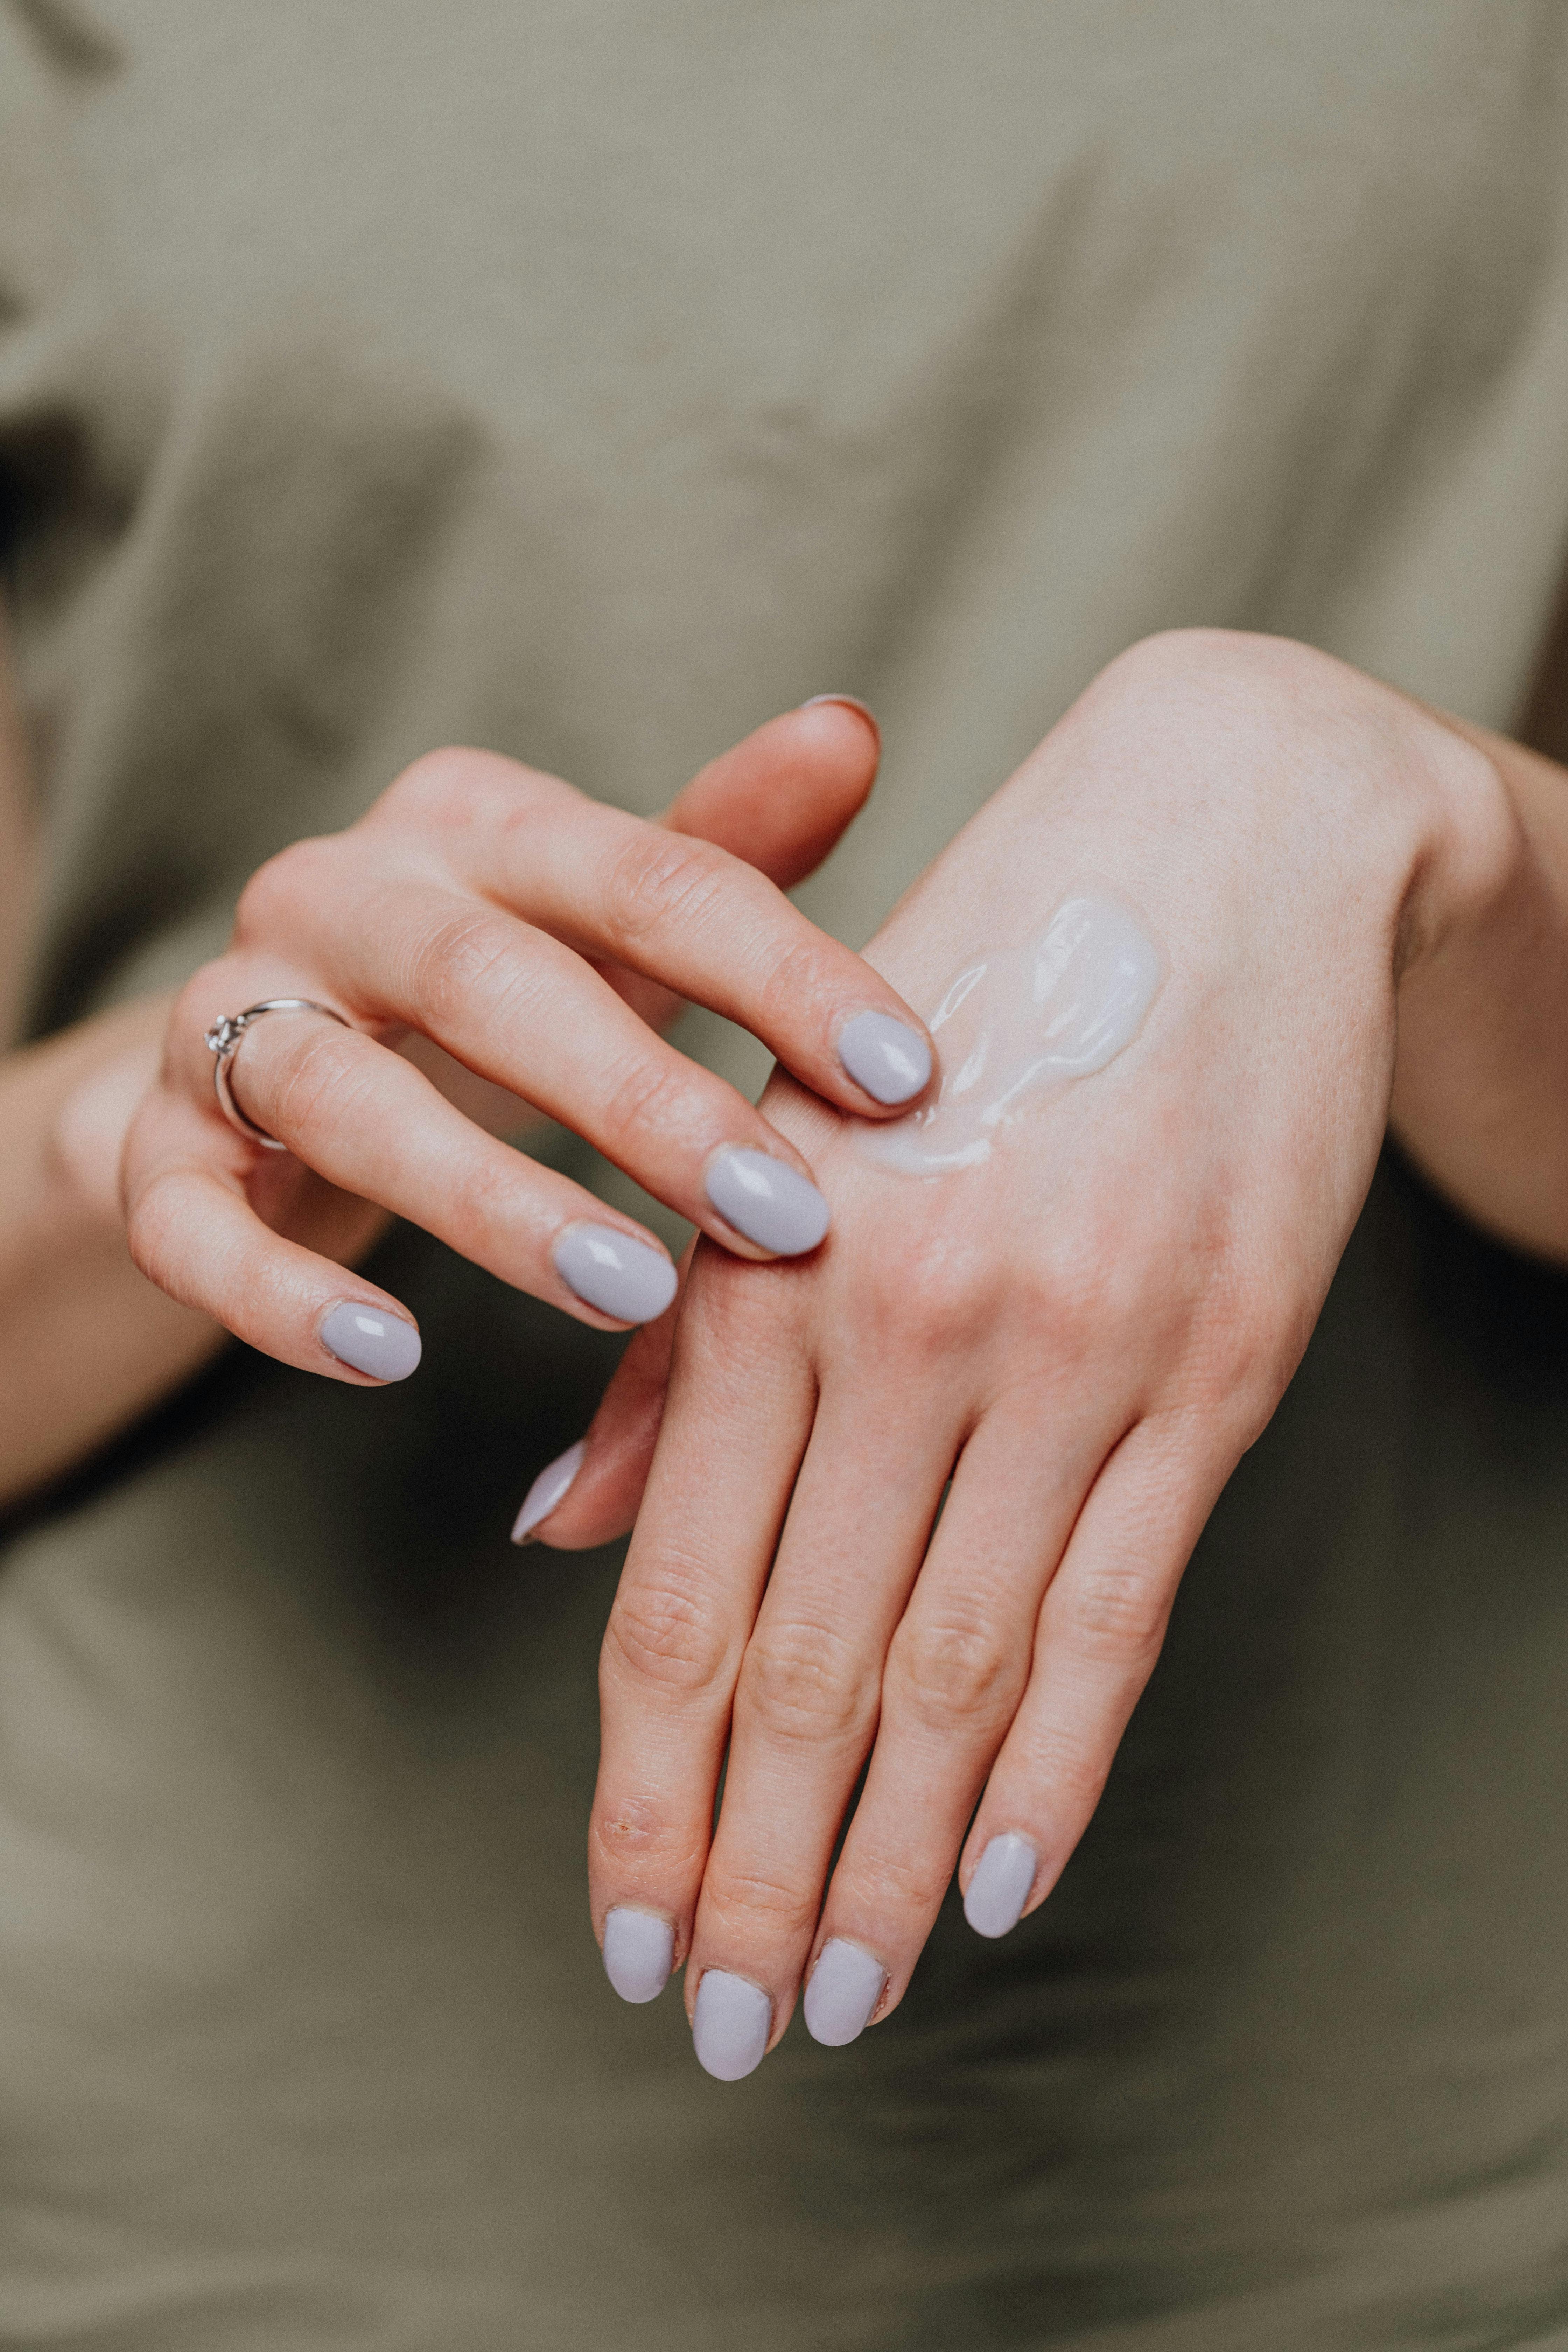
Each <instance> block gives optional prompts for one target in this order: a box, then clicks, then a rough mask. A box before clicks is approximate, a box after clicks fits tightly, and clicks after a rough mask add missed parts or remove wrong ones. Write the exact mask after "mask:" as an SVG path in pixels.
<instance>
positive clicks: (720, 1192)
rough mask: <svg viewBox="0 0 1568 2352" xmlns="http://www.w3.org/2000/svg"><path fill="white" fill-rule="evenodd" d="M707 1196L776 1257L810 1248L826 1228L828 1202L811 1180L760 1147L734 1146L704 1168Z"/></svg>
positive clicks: (737, 1228)
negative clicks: (754, 1148)
mask: <svg viewBox="0 0 1568 2352" xmlns="http://www.w3.org/2000/svg"><path fill="white" fill-rule="evenodd" d="M707 1192H708V1198H709V1199H710V1201H711V1202H712V1203H713V1206H714V1207H715V1208H716V1209H717V1210H718V1212H719V1214H720V1215H721V1217H723V1218H725V1219H727V1220H728V1222H729V1223H731V1224H732V1225H733V1226H734V1228H735V1231H736V1232H737V1233H738V1234H745V1236H746V1239H747V1240H748V1241H749V1242H755V1243H756V1244H757V1247H758V1248H759V1249H765V1250H772V1251H773V1253H774V1255H775V1256H778V1257H799V1256H801V1255H803V1254H804V1253H805V1251H806V1250H814V1249H815V1248H816V1244H817V1243H818V1242H819V1241H820V1240H821V1239H822V1237H823V1235H824V1234H825V1233H826V1231H827V1223H828V1210H827V1203H826V1201H825V1200H824V1199H823V1197H822V1195H821V1193H820V1192H818V1191H817V1189H816V1185H815V1184H813V1183H811V1182H809V1181H808V1180H807V1179H806V1178H805V1177H804V1176H797V1175H796V1173H795V1170H794V1169H793V1168H786V1167H785V1165H784V1161H783V1160H773V1159H770V1158H769V1156H768V1154H767V1153H766V1152H765V1151H747V1150H742V1148H741V1147H740V1146H738V1145H737V1146H735V1147H733V1148H732V1149H731V1150H728V1151H721V1153H720V1154H719V1156H718V1158H717V1159H716V1160H714V1161H713V1162H712V1164H711V1166H710V1168H709V1171H708V1182H707Z"/></svg>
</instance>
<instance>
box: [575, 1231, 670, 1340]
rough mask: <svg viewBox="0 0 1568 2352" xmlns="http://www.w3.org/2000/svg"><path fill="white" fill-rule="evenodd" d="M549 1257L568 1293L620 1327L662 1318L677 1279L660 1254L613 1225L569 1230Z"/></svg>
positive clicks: (665, 1258)
mask: <svg viewBox="0 0 1568 2352" xmlns="http://www.w3.org/2000/svg"><path fill="white" fill-rule="evenodd" d="M551 1255H552V1257H553V1258H554V1261H555V1271H556V1273H557V1274H558V1275H559V1276H561V1279H562V1281H563V1283H565V1284H566V1286H567V1287H568V1289H571V1290H574V1291H575V1292H576V1294H577V1296H578V1297H579V1298H581V1299H583V1300H584V1302H585V1303H586V1304H587V1305H588V1306H589V1307H597V1308H598V1310H599V1312H600V1314H601V1315H614V1316H616V1317H617V1318H618V1319H619V1320H620V1321H621V1322H623V1323H651V1322H652V1321H653V1319H654V1317H655V1316H656V1315H662V1314H663V1313H664V1310H665V1308H666V1307H668V1305H669V1302H670V1300H671V1299H672V1298H673V1297H675V1291H676V1285H677V1283H678V1281H679V1276H678V1275H677V1273H676V1271H675V1268H674V1266H673V1265H671V1264H670V1262H669V1260H668V1258H667V1257H666V1255H665V1254H664V1252H663V1251H662V1250H657V1249H650V1248H649V1247H648V1244H647V1242H637V1241H633V1239H632V1237H631V1235H630V1234H622V1233H617V1232H616V1228H615V1227H614V1226H613V1225H568V1226H567V1228H566V1231H565V1232H564V1233H563V1234H562V1236H561V1238H560V1240H559V1241H558V1242H557V1243H556V1244H555V1247H554V1249H553V1250H552V1253H551Z"/></svg>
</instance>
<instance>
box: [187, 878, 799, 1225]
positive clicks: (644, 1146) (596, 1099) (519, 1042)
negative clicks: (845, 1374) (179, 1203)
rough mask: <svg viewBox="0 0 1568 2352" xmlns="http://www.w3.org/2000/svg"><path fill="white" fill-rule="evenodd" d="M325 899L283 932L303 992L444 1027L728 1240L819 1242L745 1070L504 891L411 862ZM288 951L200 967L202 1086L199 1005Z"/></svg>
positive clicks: (274, 1040) (359, 1010)
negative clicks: (348, 901)
mask: <svg viewBox="0 0 1568 2352" xmlns="http://www.w3.org/2000/svg"><path fill="white" fill-rule="evenodd" d="M329 909H330V900H329V899H328V898H325V897H324V896H323V894H322V893H321V891H320V890H319V889H316V890H308V891H304V892H301V893H299V894H296V895H295V896H294V897H293V898H291V899H290V901H289V926H290V930H291V936H290V937H289V940H288V946H289V950H290V953H291V956H292V957H293V958H294V959H296V960H297V961H296V965H295V968H296V969H297V970H300V971H305V972H308V973H310V974H312V975H314V976H313V977H312V978H311V979H310V981H309V982H308V983H307V982H300V983H299V987H300V993H301V994H305V995H312V996H314V997H316V998H317V999H319V1000H321V1001H323V1002H330V1003H334V1004H336V1005H338V1006H340V1007H342V1008H344V1009H345V1010H346V1011H347V1012H348V1013H350V1014H351V1015H352V1016H353V1017H354V1018H355V1019H357V1020H358V1021H359V1022H361V1023H362V1024H365V1025H374V1026H381V1027H386V1028H390V1027H392V1026H394V1025H396V1026H398V1027H407V1028H413V1029H417V1030H418V1031H420V1032H421V1033H422V1034H424V1035H426V1036H428V1037H432V1038H434V1040H435V1041H436V1043H437V1045H440V1046H442V1047H443V1048H444V1049H445V1050H446V1051H447V1053H448V1054H450V1055H454V1056H455V1057H456V1058H457V1059H458V1061H459V1062H461V1063H463V1064H464V1065H465V1066H467V1067H468V1068H469V1069H471V1070H476V1071H478V1073H479V1076H481V1077H485V1078H489V1079H490V1080H492V1081H493V1082H494V1083H495V1084H496V1085H498V1086H500V1087H505V1088H506V1089H507V1090H508V1091H509V1092H510V1093H511V1094H514V1095H519V1096H521V1097H523V1098H524V1099H525V1100H527V1101H529V1102H531V1103H532V1104H534V1105H535V1106H536V1108H539V1109H541V1110H542V1111H545V1112H547V1113H548V1114H549V1115H550V1116H551V1117H552V1118H557V1119H559V1120H560V1121H561V1122H562V1123H563V1125H564V1126H567V1127H569V1128H571V1129H573V1130H574V1132H575V1133H576V1134H578V1135H581V1136H584V1137H585V1138H586V1139H587V1140H588V1141H589V1142H590V1143H593V1144H595V1145H596V1146H597V1148H598V1149H599V1150H601V1151H602V1152H604V1154H605V1157H606V1158H607V1159H610V1160H614V1161H615V1162H616V1166H617V1167H620V1168H624V1169H625V1170H626V1172H627V1174H628V1175H630V1176H632V1177H634V1178H635V1179H636V1180H637V1182H638V1183H639V1184H641V1185H642V1186H643V1187H644V1189H645V1190H646V1191H647V1192H651V1193H653V1194H654V1196H655V1198H656V1199H658V1200H661V1201H664V1202H667V1203H668V1206H669V1207H671V1208H673V1209H676V1210H678V1211H679V1213H680V1214H681V1215H682V1216H685V1217H689V1218H690V1220H691V1222H692V1223H694V1224H697V1225H700V1226H701V1228H702V1229H703V1231H704V1232H706V1233H709V1234H711V1235H712V1237H713V1238H714V1239H715V1240H716V1241H719V1242H721V1243H722V1244H723V1245H724V1246H725V1247H726V1248H727V1249H732V1250H738V1251H740V1252H741V1254H742V1255H754V1256H760V1255H780V1256H793V1255H800V1254H801V1253H803V1252H805V1251H809V1250H812V1249H815V1248H816V1246H817V1244H818V1243H820V1241H821V1240H822V1238H823V1235H824V1234H825V1233H826V1229H827V1223H828V1211H827V1204H826V1201H825V1200H824V1199H823V1197H822V1195H821V1193H820V1192H818V1191H817V1190H816V1185H815V1184H814V1182H813V1181H812V1179H811V1175H810V1171H809V1170H808V1169H807V1167H806V1163H805V1160H803V1159H802V1157H801V1155H800V1153H799V1152H798V1151H797V1150H795V1147H794V1145H793V1144H791V1143H788V1142H786V1141H785V1140H784V1138H783V1137H782V1136H781V1135H780V1134H779V1132H778V1131H777V1129H775V1128H773V1127H772V1126H770V1125H769V1123H768V1122H767V1120H766V1119H764V1118H763V1116H762V1114H761V1113H760V1112H759V1111H758V1110H757V1109H756V1108H755V1107H754V1105H752V1104H751V1103H749V1102H748V1101H747V1100H746V1098H745V1097H744V1096H743V1095H742V1094H740V1093H738V1092H737V1091H736V1089H735V1088H734V1087H731V1086H727V1085H726V1084H725V1083H724V1081H723V1080H722V1079H721V1078H718V1077H715V1076H713V1075H712V1073H711V1072H710V1071H708V1070H704V1069H702V1068H701V1067H700V1066H698V1065H697V1064H696V1063H693V1062H689V1061H688V1060H687V1059H686V1057H685V1055H682V1054H679V1053H678V1052H677V1051H676V1049H675V1048H674V1046H672V1045H667V1044H666V1043H665V1042H664V1040H663V1039H662V1038H659V1037H657V1036H655V1035H654V1034H652V1033H651V1032H650V1031H649V1030H648V1029H647V1026H646V1025H645V1024H643V1023H642V1022H641V1021H639V1020H638V1019H637V1015H636V1013H633V1012H632V1011H631V1009H630V1008H629V1006H627V1005H626V1004H625V1003H622V1001H621V999H620V998H619V997H618V996H617V995H616V992H615V991H614V990H613V989H612V988H610V987H609V986H608V984H607V983H606V982H605V981H604V980H603V979H602V978H601V977H600V976H599V974H598V973H596V972H595V971H592V970H591V969H590V968H589V967H588V966H587V965H586V964H585V963H584V961H583V959H582V958H581V957H580V956H578V955H576V954H574V952H573V950H571V949H570V948H567V947H564V946H563V944H562V943H561V941H560V940H556V939H554V938H552V936H551V935H550V934H549V933H548V932H545V931H539V930H534V929H531V928H530V927H529V926H528V925H527V924H525V923H521V922H519V921H518V919H516V917H515V916H512V915H510V914H507V913H506V912H504V911H503V910H502V909H501V908H499V907H493V906H488V905H484V904H477V903H476V902H475V901H474V900H472V899H470V898H463V897H460V896H458V895H457V894H456V893H454V892H452V891H448V890H443V889H440V888H438V887H435V886H434V885H430V884H426V883H424V882H414V881H407V880H405V879H402V878H397V879H392V880H386V881H383V882H381V883H379V884H369V885H363V886H362V896H361V902H360V919H359V920H358V921H356V922H355V923H354V924H353V925H352V926H342V927H340V926H338V925H335V924H333V923H332V922H331V920H330V919H328V914H329ZM274 935H276V930H275V934H274ZM278 969H279V967H278V966H277V965H275V964H271V963H263V962H262V961H260V960H259V959H258V957H257V956H256V955H255V954H249V955H247V954H243V953H242V954H239V955H234V956H230V957H227V958H226V959H224V960H223V961H222V962H221V963H220V964H218V965H216V966H209V967H207V969H206V971H204V972H202V973H199V974H198V975H197V978H196V980H195V982H192V983H191V986H190V988H189V989H188V990H187V991H186V992H185V994H184V998H183V999H182V1003H181V1006H180V1009H179V1012H178V1013H177V1015H176V1020H175V1024H174V1034H176V1035H177V1036H178V1037H179V1038H180V1039H181V1041H182V1047H181V1050H182V1054H183V1065H182V1066H183V1072H184V1076H185V1079H186V1082H187V1084H188V1085H189V1086H190V1087H192V1089H193V1091H195V1092H196V1093H201V1092H203V1091H204V1090H205V1084H210V1076H205V1074H204V1072H203V1069H202V1066H201V1064H202V1058H203V1056H204V1055H205V1051H206V1049H205V1045H202V1044H201V1042H200V1041H201V1037H202V1034H203V1033H202V1029H201V1027H200V1025H199V1024H200V1023H201V1022H202V1021H203V1020H210V1019H211V1018H213V1017H214V1015H215V1014H216V1013H217V1012H219V1011H221V1010H223V1009H224V1006H223V1004H221V1003H219V1002H218V1001H217V1000H218V998H219V996H220V994H221V995H222V996H223V998H224V1000H225V1002H226V1003H229V1004H230V1005H232V1003H233V1001H234V992H235V991H236V990H237V988H239V987H241V986H242V984H243V983H242V982H241V981H240V979H238V978H237V974H241V973H243V974H252V973H253V974H254V975H255V977H254V979H253V980H251V981H250V982H249V984H250V985H251V987H252V988H253V990H254V991H255V992H256V994H257V995H258V996H264V995H266V994H268V993H269V992H270V993H277V992H278V982H277V981H276V977H275V975H276V972H277V971H278ZM264 975H265V978H264V977H263V976H264ZM240 1001H241V1002H243V1001H244V998H243V996H241V998H240ZM287 1026H288V1027H289V1029H290V1030H292V1029H293V1028H294V1026H295V1024H294V1023H293V1022H292V1021H290V1022H289V1023H288V1024H287ZM278 1027H279V1024H278V1023H276V1022H271V1021H265V1022H261V1023H259V1024H258V1026H257V1027H256V1029H255V1030H254V1031H253V1032H251V1033H250V1034H248V1035H247V1039H246V1041H245V1044H244V1045H243V1046H242V1048H241V1058H242V1060H243V1062H244V1064H245V1066H246V1067H247V1069H248V1067H249V1066H250V1061H249V1057H250V1050H251V1045H252V1043H253V1042H255V1043H257V1044H259V1042H260V1041H261V1040H262V1038H263V1037H264V1036H266V1037H267V1041H268V1050H269V1051H272V1052H279V1053H284V1052H288V1051H289V1050H290V1046H289V1044H288V1043H285V1042H283V1041H280V1040H279V1037H278V1035H277V1030H278ZM269 1032H270V1033H271V1034H268V1033H269ZM241 1083H246V1084H248V1083H250V1080H249V1079H248V1077H246V1078H243V1079H242V1080H241Z"/></svg>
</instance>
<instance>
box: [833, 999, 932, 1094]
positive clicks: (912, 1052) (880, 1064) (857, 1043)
mask: <svg viewBox="0 0 1568 2352" xmlns="http://www.w3.org/2000/svg"><path fill="white" fill-rule="evenodd" d="M838 1058H839V1060H840V1061H841V1062H842V1063H843V1065H844V1066H845V1068H846V1069H847V1071H848V1073H849V1075H850V1076H851V1077H852V1078H853V1079H854V1081H855V1083H856V1085H857V1086H858V1087H865V1089H866V1092H867V1093H868V1095H869V1096H870V1097H871V1099H872V1101H873V1102H879V1103H901V1102H909V1101H910V1100H911V1099H912V1097H914V1096H916V1095H918V1094H923V1093H924V1091H925V1089H926V1087H929V1086H930V1084H931V1047H930V1046H929V1045H927V1044H926V1041H925V1039H924V1038H923V1037H922V1036H921V1033H920V1031H919V1030H918V1029H911V1028H910V1025H909V1024H908V1022H905V1021H895V1020H894V1018H893V1016H892V1014H891V1013H857V1014H856V1015H855V1018H854V1020H853V1021H847V1022H846V1023H845V1024H844V1026H843V1028H842V1029H841V1030H840V1031H839V1033H838Z"/></svg>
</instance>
